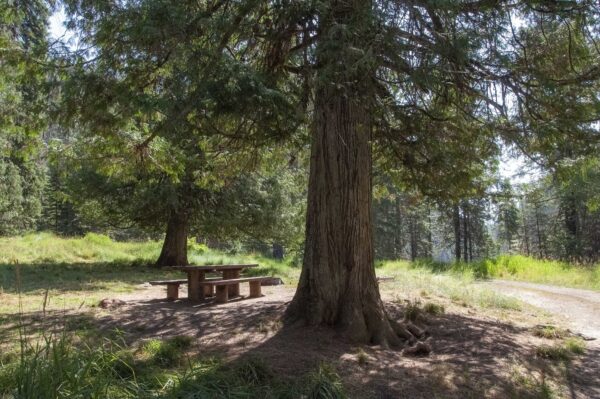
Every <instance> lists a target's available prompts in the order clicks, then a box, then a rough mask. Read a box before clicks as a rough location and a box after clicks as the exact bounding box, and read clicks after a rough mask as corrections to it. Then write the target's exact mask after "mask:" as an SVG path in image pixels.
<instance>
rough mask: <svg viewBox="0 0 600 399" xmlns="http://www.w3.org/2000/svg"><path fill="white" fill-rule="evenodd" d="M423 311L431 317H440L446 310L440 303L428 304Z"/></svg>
mask: <svg viewBox="0 0 600 399" xmlns="http://www.w3.org/2000/svg"><path fill="white" fill-rule="evenodd" d="M423 311H424V312H425V313H428V314H430V315H434V316H439V315H442V314H444V312H445V311H446V309H445V308H444V305H441V304H439V303H434V302H427V303H426V304H425V305H423Z"/></svg>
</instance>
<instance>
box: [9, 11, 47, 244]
mask: <svg viewBox="0 0 600 399" xmlns="http://www.w3.org/2000/svg"><path fill="white" fill-rule="evenodd" d="M45 16H47V5H46V4H45V3H44V2H41V1H32V2H17V3H16V4H12V2H9V3H7V2H4V3H3V4H1V5H0V59H2V62H1V63H0V235H9V234H17V233H22V232H25V231H28V230H31V229H32V228H34V227H35V226H36V222H37V218H38V217H39V215H40V213H41V208H42V205H41V197H42V191H43V187H44V184H45V168H44V165H43V163H42V162H41V159H40V153H39V152H40V147H41V133H42V131H43V129H44V125H45V122H46V115H45V113H44V111H43V109H44V106H45V104H44V101H45V99H44V95H43V94H44V92H43V84H44V79H45V74H44V71H43V69H42V68H41V67H40V66H39V64H38V62H39V60H40V59H41V60H43V59H44V55H43V52H44V51H45V21H44V18H45ZM40 53H41V54H42V55H41V56H40Z"/></svg>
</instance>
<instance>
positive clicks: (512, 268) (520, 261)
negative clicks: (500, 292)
mask: <svg viewBox="0 0 600 399" xmlns="http://www.w3.org/2000/svg"><path fill="white" fill-rule="evenodd" d="M473 267H474V270H476V272H477V273H478V274H479V275H480V276H481V277H493V278H501V279H507V280H520V281H530V282H536V283H543V284H554V285H561V286H566V287H582V288H589V289H594V290H600V265H593V266H591V265H587V266H586V265H582V266H578V265H573V264H570V263H567V262H560V261H554V260H540V259H534V258H529V257H526V256H521V255H512V256H500V257H498V258H496V259H488V260H484V261H480V262H477V263H476V264H475V265H474V266H473Z"/></svg>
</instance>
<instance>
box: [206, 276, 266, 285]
mask: <svg viewBox="0 0 600 399" xmlns="http://www.w3.org/2000/svg"><path fill="white" fill-rule="evenodd" d="M270 278H271V277H267V276H257V277H242V278H236V279H223V280H212V281H208V280H207V281H202V282H201V283H200V285H201V286H202V285H214V286H216V287H218V286H221V285H232V284H238V283H247V282H250V281H263V280H265V281H267V280H269V279H270Z"/></svg>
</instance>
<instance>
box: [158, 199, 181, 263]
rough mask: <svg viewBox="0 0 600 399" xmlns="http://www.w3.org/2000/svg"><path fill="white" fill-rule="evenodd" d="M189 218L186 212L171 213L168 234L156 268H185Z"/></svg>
mask: <svg viewBox="0 0 600 399" xmlns="http://www.w3.org/2000/svg"><path fill="white" fill-rule="evenodd" d="M187 236H188V216H187V214H185V213H184V212H175V211H173V212H171V216H170V217H169V221H168V222H167V234H166V235H165V240H164V242H163V246H162V250H161V252H160V256H159V257H158V260H157V261H156V263H155V266H156V267H162V266H185V265H187V264H188V259H187Z"/></svg>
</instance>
